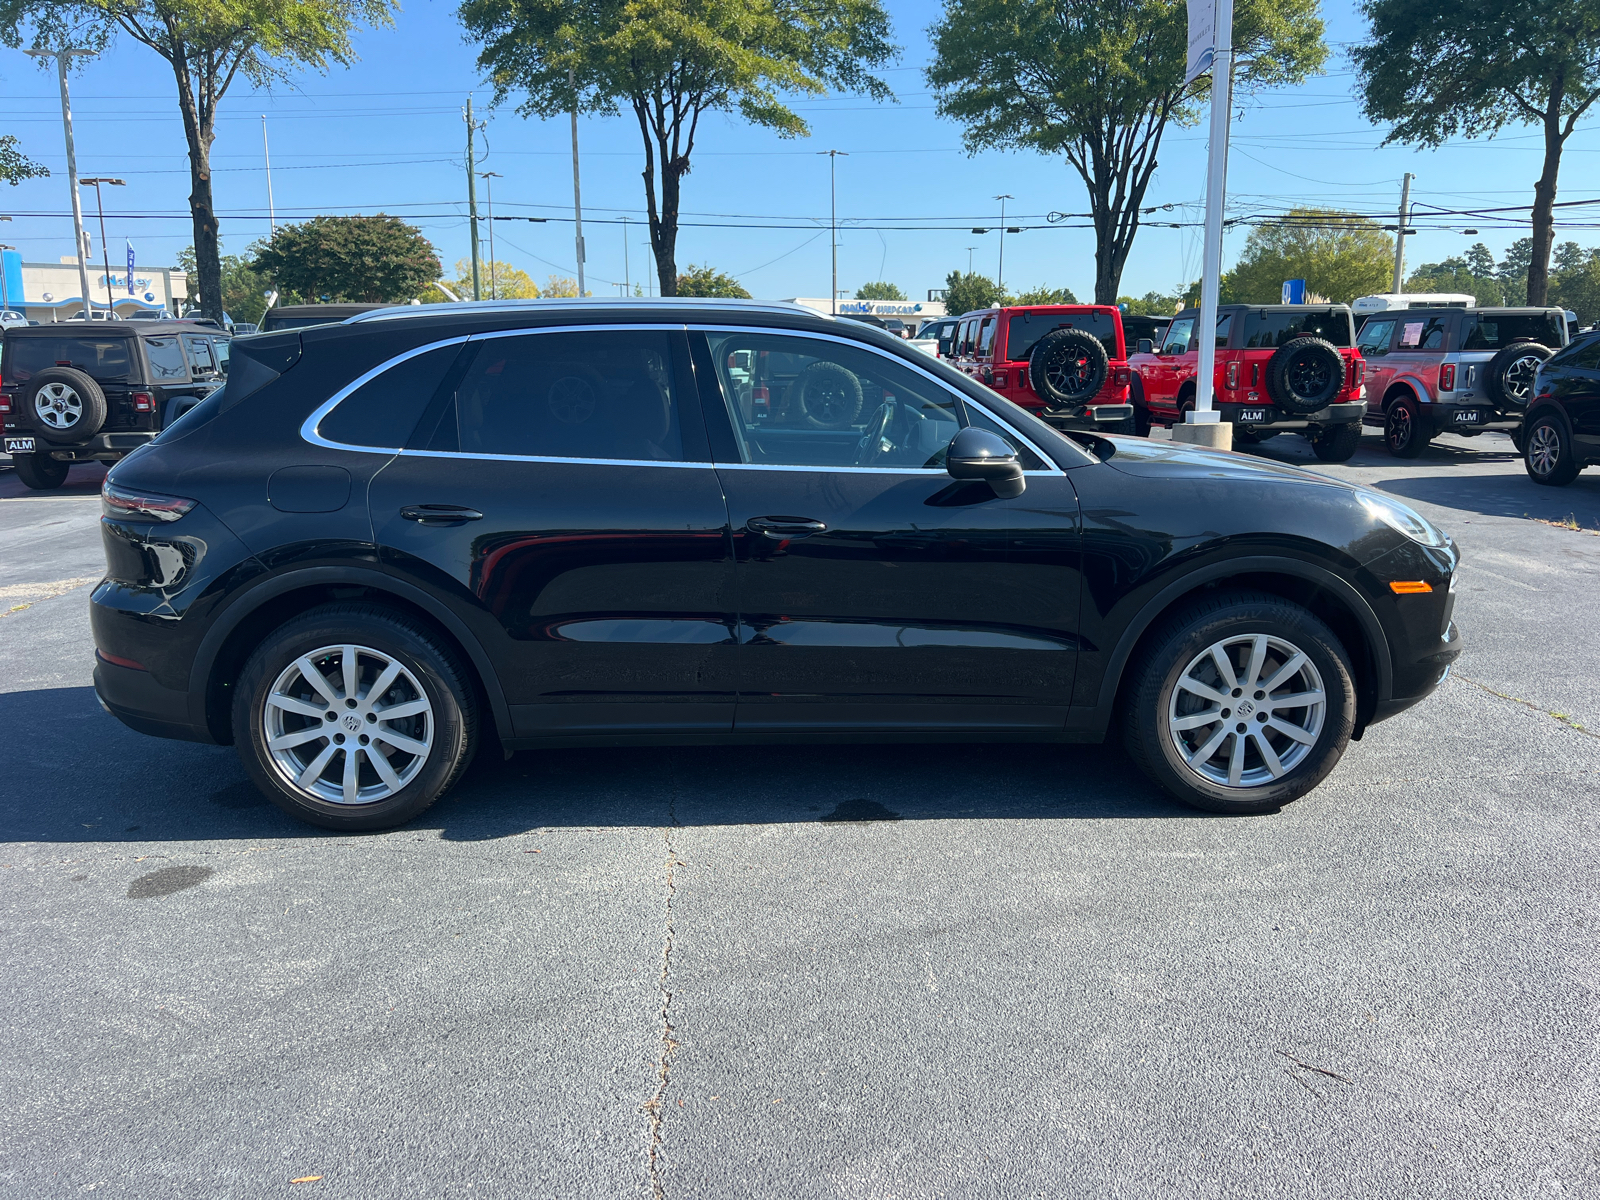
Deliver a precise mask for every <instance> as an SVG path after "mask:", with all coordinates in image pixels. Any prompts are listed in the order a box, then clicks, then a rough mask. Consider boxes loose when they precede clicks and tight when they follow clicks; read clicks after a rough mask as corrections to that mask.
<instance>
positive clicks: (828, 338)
mask: <svg viewBox="0 0 1600 1200" xmlns="http://www.w3.org/2000/svg"><path fill="white" fill-rule="evenodd" d="M688 328H689V330H690V332H699V333H708V332H710V333H750V332H756V333H766V334H770V335H771V336H773V337H800V338H818V339H820V340H822V341H825V342H838V343H839V344H840V345H844V346H854V347H855V348H856V349H858V350H865V351H866V352H867V353H869V354H876V355H877V356H878V357H879V358H883V359H887V360H888V361H890V362H892V363H894V364H896V365H897V366H902V367H906V368H907V369H909V370H912V371H915V372H916V373H917V374H918V375H922V376H924V377H925V378H926V379H927V380H928V381H929V382H930V383H936V384H938V385H939V387H941V388H943V389H944V390H945V391H946V392H949V393H950V394H951V395H952V396H954V397H955V398H956V399H958V400H960V401H961V402H962V403H966V402H967V401H968V400H969V399H971V398H970V397H968V396H964V395H962V394H961V393H960V392H958V391H956V390H955V389H954V388H952V387H951V386H950V384H949V383H947V382H946V381H945V380H943V379H940V378H939V377H938V376H937V375H935V374H934V373H933V372H931V371H928V370H925V369H924V368H923V367H922V366H920V365H918V364H917V363H912V362H907V361H906V360H905V359H902V358H897V357H895V356H894V355H892V354H885V353H884V352H883V351H882V350H880V349H878V347H876V346H873V345H871V344H869V343H867V342H862V341H857V340H856V339H855V338H847V337H840V336H839V335H838V334H834V333H821V332H818V331H815V330H810V329H792V330H791V329H774V328H772V327H771V326H767V325H701V324H693V325H690V326H689V327H688ZM996 399H1004V397H1003V396H999V395H998V394H997V395H996ZM974 403H977V402H976V401H974ZM978 407H979V408H981V409H983V411H984V413H985V414H986V415H987V416H989V417H992V418H993V419H994V420H995V422H996V423H997V424H998V425H999V426H1000V427H1001V428H1002V429H1004V430H1006V431H1007V432H1008V433H1010V434H1011V435H1012V436H1013V437H1015V438H1016V439H1017V440H1018V441H1019V442H1021V443H1022V444H1023V445H1024V446H1026V447H1027V448H1028V449H1029V450H1032V451H1033V452H1034V454H1036V455H1037V456H1038V458H1039V461H1040V462H1043V463H1046V464H1048V469H1046V470H1043V471H1024V472H1023V474H1024V475H1063V474H1065V472H1064V471H1063V470H1062V469H1061V468H1060V467H1058V466H1056V464H1055V460H1054V459H1052V458H1051V457H1050V456H1049V455H1048V454H1046V453H1045V452H1044V451H1043V450H1041V449H1039V447H1038V446H1036V445H1034V443H1033V442H1032V441H1030V440H1029V439H1028V438H1027V437H1026V436H1025V435H1024V434H1023V433H1021V432H1020V431H1018V430H1016V429H1013V428H1012V427H1011V425H1010V423H1009V422H1007V421H1006V420H1005V419H1004V418H1003V417H1001V416H1000V415H999V414H998V413H996V412H994V411H993V410H992V409H990V408H989V406H988V405H987V404H981V403H980V404H978ZM717 465H718V466H719V467H723V466H746V467H749V466H762V464H760V463H718V464H717ZM767 469H770V468H767ZM797 469H800V470H808V471H815V470H855V471H871V470H876V468H873V467H803V468H797ZM924 469H927V468H924ZM890 473H891V474H899V473H900V472H890Z"/></svg>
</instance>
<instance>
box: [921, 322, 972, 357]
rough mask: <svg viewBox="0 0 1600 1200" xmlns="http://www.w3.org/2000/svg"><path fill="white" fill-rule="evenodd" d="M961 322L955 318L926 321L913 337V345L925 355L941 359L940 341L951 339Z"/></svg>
mask: <svg viewBox="0 0 1600 1200" xmlns="http://www.w3.org/2000/svg"><path fill="white" fill-rule="evenodd" d="M959 324H961V322H960V321H959V320H957V319H955V318H954V317H946V318H943V319H941V320H938V321H925V322H924V323H923V325H922V328H921V329H918V330H917V332H916V333H914V334H912V335H911V344H912V345H913V346H915V347H916V348H917V349H918V350H921V351H922V352H923V353H924V354H929V355H932V356H933V357H934V358H938V357H939V342H940V339H949V338H950V337H951V336H952V335H953V334H954V333H955V331H956V326H957V325H959Z"/></svg>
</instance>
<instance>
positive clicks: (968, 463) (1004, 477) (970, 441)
mask: <svg viewBox="0 0 1600 1200" xmlns="http://www.w3.org/2000/svg"><path fill="white" fill-rule="evenodd" d="M944 465H945V470H946V471H948V472H949V473H950V478H952V479H959V480H962V481H963V482H972V481H982V482H984V483H987V484H988V485H989V487H990V488H992V489H993V490H994V494H995V495H996V496H999V497H1000V499H1002V500H1012V499H1015V498H1016V497H1018V496H1020V495H1022V491H1023V489H1024V488H1025V487H1027V486H1028V484H1027V480H1026V479H1024V478H1023V476H1022V464H1021V463H1020V462H1018V461H1017V452H1016V451H1015V450H1013V449H1012V448H1011V446H1010V444H1009V443H1007V442H1006V441H1005V439H1004V438H1002V437H1000V436H999V435H998V434H993V433H990V432H989V431H988V430H987V429H979V428H978V427H977V426H976V425H969V426H967V427H966V428H965V429H963V430H962V431H961V432H960V433H958V434H956V435H955V437H953V438H951V439H950V445H949V446H948V447H947V448H946V449H945V454H944Z"/></svg>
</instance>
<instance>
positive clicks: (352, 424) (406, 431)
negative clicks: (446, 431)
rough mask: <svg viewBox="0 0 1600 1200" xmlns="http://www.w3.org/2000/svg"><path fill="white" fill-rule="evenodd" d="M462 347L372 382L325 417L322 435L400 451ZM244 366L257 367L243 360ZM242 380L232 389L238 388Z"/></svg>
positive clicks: (431, 353) (425, 356)
mask: <svg viewBox="0 0 1600 1200" xmlns="http://www.w3.org/2000/svg"><path fill="white" fill-rule="evenodd" d="M460 353H461V347H460V346H441V347H440V348H439V349H437V350H428V351H426V352H425V353H422V354H419V355H417V356H416V357H414V358H408V359H406V360H405V361H404V362H401V363H396V364H395V365H394V366H392V367H390V368H389V369H388V370H387V371H385V372H383V374H381V375H378V376H375V377H374V378H372V379H369V380H368V381H367V382H366V383H364V384H362V385H361V386H360V387H358V388H357V389H356V390H355V391H353V392H351V393H350V395H348V396H346V397H345V398H344V399H343V400H341V401H340V402H339V403H338V404H337V405H336V406H335V407H334V410H333V411H332V412H330V413H329V414H328V415H327V416H325V417H323V418H322V421H321V423H320V424H319V425H318V426H317V432H318V433H319V434H321V435H322V436H323V437H325V438H327V439H328V440H329V441H330V442H339V443H341V444H342V445H346V446H372V447H374V448H376V449H381V450H398V449H399V448H400V447H401V446H404V445H405V444H406V442H407V440H408V439H409V438H410V437H411V431H412V430H413V429H414V428H416V424H417V421H418V419H419V418H420V417H421V416H422V412H423V409H425V408H427V407H428V401H430V400H432V399H433V397H434V394H435V393H436V392H437V391H438V390H439V385H440V384H441V383H443V382H444V377H445V372H446V371H448V370H449V369H450V365H451V364H452V363H454V362H455V361H456V358H457V357H458V356H459V355H460ZM239 361H240V363H241V364H244V363H249V362H252V361H253V360H251V359H249V358H248V357H246V356H245V355H243V354H241V355H240V356H239ZM239 382H240V381H239V380H235V381H233V383H231V384H229V386H230V387H235V386H238V384H239Z"/></svg>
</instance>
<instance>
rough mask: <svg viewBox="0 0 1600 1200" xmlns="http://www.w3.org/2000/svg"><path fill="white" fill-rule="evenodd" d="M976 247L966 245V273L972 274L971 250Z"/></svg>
mask: <svg viewBox="0 0 1600 1200" xmlns="http://www.w3.org/2000/svg"><path fill="white" fill-rule="evenodd" d="M976 249H977V247H976V246H968V247H967V274H968V275H971V274H972V252H973V251H974V250H976Z"/></svg>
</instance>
